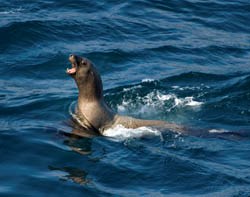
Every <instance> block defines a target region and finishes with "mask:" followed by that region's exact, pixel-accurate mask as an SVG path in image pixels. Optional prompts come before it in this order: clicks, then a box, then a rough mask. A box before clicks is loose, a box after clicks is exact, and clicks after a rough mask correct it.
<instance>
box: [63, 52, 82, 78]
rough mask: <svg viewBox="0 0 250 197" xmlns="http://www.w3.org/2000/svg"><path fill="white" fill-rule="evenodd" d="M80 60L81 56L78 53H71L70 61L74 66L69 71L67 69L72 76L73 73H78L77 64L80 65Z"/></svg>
mask: <svg viewBox="0 0 250 197" xmlns="http://www.w3.org/2000/svg"><path fill="white" fill-rule="evenodd" d="M78 60H79V58H78V57H77V56H76V55H74V54H70V55H69V61H70V63H71V66H72V68H71V69H69V68H68V69H67V71H66V72H67V73H68V74H69V75H71V76H72V75H75V74H76V71H77V66H78Z"/></svg>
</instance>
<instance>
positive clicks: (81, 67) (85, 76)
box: [66, 55, 103, 100]
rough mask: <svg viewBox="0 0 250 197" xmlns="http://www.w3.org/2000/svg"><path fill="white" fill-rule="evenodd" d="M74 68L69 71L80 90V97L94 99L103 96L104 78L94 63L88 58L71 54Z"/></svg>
mask: <svg viewBox="0 0 250 197" xmlns="http://www.w3.org/2000/svg"><path fill="white" fill-rule="evenodd" d="M69 61H70V63H71V65H72V68H70V69H67V71H66V72H67V73H68V74H69V75H70V76H71V77H73V78H74V80H75V81H76V84H77V86H78V90H79V97H80V98H82V99H87V100H93V99H101V98H102V94H103V93H102V91H103V86H102V80H101V77H100V75H99V73H98V72H97V70H96V68H95V66H94V64H93V63H92V62H91V61H90V60H88V59H87V58H84V57H80V56H77V55H70V56H69Z"/></svg>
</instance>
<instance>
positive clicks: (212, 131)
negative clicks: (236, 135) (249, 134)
mask: <svg viewBox="0 0 250 197" xmlns="http://www.w3.org/2000/svg"><path fill="white" fill-rule="evenodd" d="M208 132H209V133H226V132H228V130H225V129H211V130H209V131H208Z"/></svg>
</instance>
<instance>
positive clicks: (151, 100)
mask: <svg viewBox="0 0 250 197" xmlns="http://www.w3.org/2000/svg"><path fill="white" fill-rule="evenodd" d="M202 104H203V102H199V101H195V100H194V97H193V96H189V97H184V98H179V97H177V96H176V95H175V94H162V93H161V92H159V91H153V92H150V93H148V94H147V95H145V96H143V97H140V96H137V97H136V99H132V98H126V97H125V98H123V100H122V103H120V104H118V105H117V110H118V112H120V113H127V112H129V113H133V112H135V111H136V112H137V115H138V114H145V113H150V114H155V113H157V111H159V110H161V111H162V110H164V111H171V110H172V109H174V108H177V107H179V108H180V107H185V106H186V107H195V108H197V107H199V106H201V105H202ZM166 106H168V108H167V109H166Z"/></svg>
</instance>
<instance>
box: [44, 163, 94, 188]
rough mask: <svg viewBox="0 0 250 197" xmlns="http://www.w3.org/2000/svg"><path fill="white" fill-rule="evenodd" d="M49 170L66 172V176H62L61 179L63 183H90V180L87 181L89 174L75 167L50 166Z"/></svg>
mask: <svg viewBox="0 0 250 197" xmlns="http://www.w3.org/2000/svg"><path fill="white" fill-rule="evenodd" d="M48 168H49V170H51V171H61V172H65V173H66V174H65V175H62V176H60V177H59V179H60V180H62V181H69V180H72V181H73V182H75V183H77V184H80V185H85V184H87V183H90V180H89V179H87V175H88V174H87V173H86V172H85V171H84V170H81V169H79V168H75V167H62V168H58V167H53V166H49V167H48Z"/></svg>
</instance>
